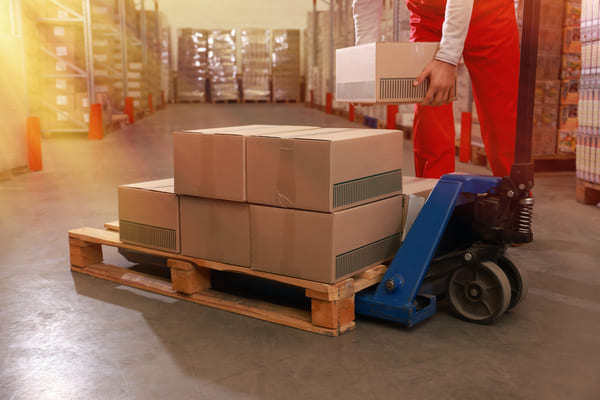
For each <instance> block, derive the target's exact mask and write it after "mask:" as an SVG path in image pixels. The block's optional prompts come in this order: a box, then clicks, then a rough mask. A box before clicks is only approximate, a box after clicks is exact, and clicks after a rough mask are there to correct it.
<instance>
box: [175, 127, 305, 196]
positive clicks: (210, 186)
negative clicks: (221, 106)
mask: <svg viewBox="0 0 600 400" xmlns="http://www.w3.org/2000/svg"><path fill="white" fill-rule="evenodd" d="M314 128H315V127H311V126H293V125H282V126H278V125H247V126H239V127H226V128H216V129H206V130H193V131H177V132H174V134H173V148H174V174H175V192H176V193H177V194H184V195H190V196H198V197H206V198H214V199H222V200H231V201H242V202H243V201H246V138H247V137H250V136H252V135H256V134H261V133H272V132H291V131H297V130H309V129H314Z"/></svg>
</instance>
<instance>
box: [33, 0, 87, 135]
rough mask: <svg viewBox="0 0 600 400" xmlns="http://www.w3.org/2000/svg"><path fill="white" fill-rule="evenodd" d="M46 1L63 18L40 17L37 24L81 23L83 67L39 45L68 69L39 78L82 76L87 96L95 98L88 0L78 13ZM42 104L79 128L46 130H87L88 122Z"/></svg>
mask: <svg viewBox="0 0 600 400" xmlns="http://www.w3.org/2000/svg"><path fill="white" fill-rule="evenodd" d="M47 1H48V3H51V4H53V5H55V6H56V7H58V8H59V9H61V10H62V11H63V12H64V15H65V16H66V17H65V18H47V17H42V18H38V20H37V23H38V24H61V25H67V24H72V25H81V26H82V29H83V35H84V51H85V56H84V58H85V68H80V67H79V66H77V65H75V64H74V63H71V62H68V61H65V60H63V59H61V58H60V57H59V55H58V54H56V53H53V52H52V51H50V50H49V49H48V48H46V47H44V46H43V45H41V47H40V50H41V52H42V53H44V54H46V55H47V56H49V57H50V58H52V59H54V60H56V61H60V62H63V63H64V64H65V66H66V67H67V68H68V69H69V71H70V73H65V74H45V73H44V74H41V78H42V79H43V78H82V79H85V80H86V85H87V92H88V98H89V99H94V98H95V84H94V58H93V49H92V29H91V14H90V0H82V2H81V6H82V12H81V13H79V12H77V11H75V10H73V9H71V8H70V7H68V6H67V5H66V4H63V3H62V2H60V1H58V0H47ZM42 106H43V107H44V108H46V109H49V110H50V111H53V112H55V113H57V114H61V115H62V116H63V117H65V118H66V119H68V120H69V121H71V122H73V123H74V124H75V125H77V126H79V128H73V129H48V130H46V132H48V133H53V132H87V131H88V124H87V123H85V121H80V120H78V119H76V118H74V117H73V116H71V115H69V113H68V112H66V111H62V110H60V109H58V108H57V107H54V106H53V105H51V104H48V103H46V102H45V101H42Z"/></svg>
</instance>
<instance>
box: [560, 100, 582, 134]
mask: <svg viewBox="0 0 600 400" xmlns="http://www.w3.org/2000/svg"><path fill="white" fill-rule="evenodd" d="M577 122H578V108H577V105H576V104H570V105H565V106H561V107H560V129H561V130H566V129H576V128H577Z"/></svg>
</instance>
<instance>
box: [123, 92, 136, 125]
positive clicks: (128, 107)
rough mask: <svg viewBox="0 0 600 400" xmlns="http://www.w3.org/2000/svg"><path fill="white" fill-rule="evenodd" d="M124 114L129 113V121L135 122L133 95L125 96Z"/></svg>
mask: <svg viewBox="0 0 600 400" xmlns="http://www.w3.org/2000/svg"><path fill="white" fill-rule="evenodd" d="M125 114H127V115H129V123H130V124H133V123H134V122H135V111H134V108H133V97H125Z"/></svg>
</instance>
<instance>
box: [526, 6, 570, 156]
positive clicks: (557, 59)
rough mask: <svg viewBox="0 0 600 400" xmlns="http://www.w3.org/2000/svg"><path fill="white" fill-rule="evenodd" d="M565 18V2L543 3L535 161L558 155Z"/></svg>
mask: <svg viewBox="0 0 600 400" xmlns="http://www.w3.org/2000/svg"><path fill="white" fill-rule="evenodd" d="M519 3H520V4H519V7H518V10H517V20H518V21H519V26H522V24H523V22H522V9H523V1H522V0H520V2H519ZM563 16H564V0H541V4H540V17H539V33H538V56H537V71H536V95H535V104H534V117H533V131H532V144H531V152H532V155H533V156H534V157H536V156H537V157H540V156H548V155H553V154H556V142H557V140H556V139H557V136H558V133H557V132H558V111H559V104H560V78H561V55H562V37H563V28H562V26H563Z"/></svg>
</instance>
